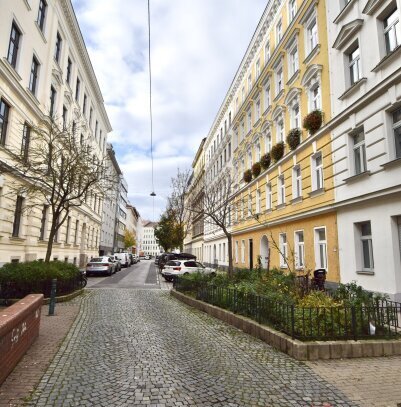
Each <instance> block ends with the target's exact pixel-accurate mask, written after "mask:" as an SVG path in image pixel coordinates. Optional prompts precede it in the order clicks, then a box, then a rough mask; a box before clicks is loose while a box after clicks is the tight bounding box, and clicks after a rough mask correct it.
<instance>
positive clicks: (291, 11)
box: [288, 0, 297, 22]
mask: <svg viewBox="0 0 401 407" xmlns="http://www.w3.org/2000/svg"><path fill="white" fill-rule="evenodd" d="M296 14H297V0H289V1H288V21H289V22H291V21H292V20H294V18H295V16H296Z"/></svg>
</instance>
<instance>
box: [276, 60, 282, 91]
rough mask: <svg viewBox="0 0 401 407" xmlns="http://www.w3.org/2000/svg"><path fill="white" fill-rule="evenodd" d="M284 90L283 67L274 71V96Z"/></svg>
mask: <svg viewBox="0 0 401 407" xmlns="http://www.w3.org/2000/svg"><path fill="white" fill-rule="evenodd" d="M283 89H284V77H283V67H282V66H279V67H278V68H277V70H276V96H277V95H278V94H279V93H280V92H281V91H282V90H283Z"/></svg>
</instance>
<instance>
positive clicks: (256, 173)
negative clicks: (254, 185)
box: [252, 162, 262, 178]
mask: <svg viewBox="0 0 401 407" xmlns="http://www.w3.org/2000/svg"><path fill="white" fill-rule="evenodd" d="M261 171H262V166H261V165H260V163H259V162H258V163H255V164H253V165H252V174H253V176H254V177H255V178H257V177H258V176H259V174H260V173H261Z"/></svg>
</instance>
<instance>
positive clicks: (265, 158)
mask: <svg viewBox="0 0 401 407" xmlns="http://www.w3.org/2000/svg"><path fill="white" fill-rule="evenodd" d="M271 161H272V159H271V157H270V153H266V154H265V155H263V156H262V158H261V159H260V164H261V165H262V168H263V169H264V170H267V169H268V168H269V167H270V163H271Z"/></svg>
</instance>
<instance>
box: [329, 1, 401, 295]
mask: <svg viewBox="0 0 401 407" xmlns="http://www.w3.org/2000/svg"><path fill="white" fill-rule="evenodd" d="M400 19H401V2H400V1H399V0H397V1H396V0H382V1H378V0H376V1H373V0H369V1H354V0H351V1H343V2H340V1H337V2H330V7H328V8H327V21H328V27H329V29H328V41H329V62H330V66H331V67H332V69H331V92H332V102H331V105H332V116H333V120H332V123H330V129H331V133H332V151H333V171H334V174H333V175H334V186H335V202H336V207H337V213H338V218H337V222H338V237H339V258H340V270H341V281H343V282H350V281H353V280H355V281H357V283H358V284H360V285H362V286H364V287H365V288H367V289H369V290H373V291H380V292H385V293H388V294H389V295H390V296H391V297H392V298H395V299H396V300H398V301H400V300H401V183H400V180H401V64H400V60H401V47H400V45H401V23H400Z"/></svg>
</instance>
